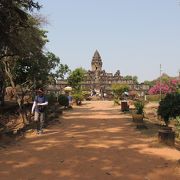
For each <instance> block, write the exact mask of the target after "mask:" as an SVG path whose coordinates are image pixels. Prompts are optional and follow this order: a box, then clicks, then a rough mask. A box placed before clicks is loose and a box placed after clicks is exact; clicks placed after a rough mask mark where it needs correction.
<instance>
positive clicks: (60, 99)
mask: <svg viewBox="0 0 180 180" xmlns="http://www.w3.org/2000/svg"><path fill="white" fill-rule="evenodd" d="M58 103H59V104H60V105H61V106H69V100H68V98H67V96H66V95H64V94H60V95H59V96H58Z"/></svg>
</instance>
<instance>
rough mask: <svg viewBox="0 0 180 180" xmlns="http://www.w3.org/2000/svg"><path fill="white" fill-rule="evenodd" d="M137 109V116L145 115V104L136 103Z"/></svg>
mask: <svg viewBox="0 0 180 180" xmlns="http://www.w3.org/2000/svg"><path fill="white" fill-rule="evenodd" d="M134 106H135V109H136V113H137V114H143V113H144V102H142V101H136V102H135V103H134Z"/></svg>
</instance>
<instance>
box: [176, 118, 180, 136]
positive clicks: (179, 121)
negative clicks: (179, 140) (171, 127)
mask: <svg viewBox="0 0 180 180" xmlns="http://www.w3.org/2000/svg"><path fill="white" fill-rule="evenodd" d="M175 127H176V134H177V136H178V137H180V116H177V117H176V124H175Z"/></svg>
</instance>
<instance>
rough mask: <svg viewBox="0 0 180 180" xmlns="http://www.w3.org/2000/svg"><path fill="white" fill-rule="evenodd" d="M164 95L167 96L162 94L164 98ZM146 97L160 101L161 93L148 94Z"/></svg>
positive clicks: (148, 99) (149, 99)
mask: <svg viewBox="0 0 180 180" xmlns="http://www.w3.org/2000/svg"><path fill="white" fill-rule="evenodd" d="M164 97H165V95H164V94H162V95H161V98H164ZM146 98H147V101H160V99H161V98H160V95H159V94H156V95H147V96H146Z"/></svg>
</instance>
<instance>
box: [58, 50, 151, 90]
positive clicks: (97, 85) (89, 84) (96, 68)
mask: <svg viewBox="0 0 180 180" xmlns="http://www.w3.org/2000/svg"><path fill="white" fill-rule="evenodd" d="M102 65H103V62H102V59H101V56H100V54H99V52H98V51H97V50H96V51H95V53H94V56H93V58H92V61H91V70H88V71H87V73H86V74H85V79H84V82H82V87H83V89H85V90H96V91H99V92H102V91H103V92H106V91H109V90H110V88H111V86H112V84H116V83H118V84H127V85H129V87H130V90H135V91H142V92H146V91H147V90H149V86H148V85H145V84H137V83H136V82H135V81H134V80H133V79H131V80H126V79H125V78H124V77H123V76H121V73H120V70H117V71H116V73H115V74H113V73H107V72H106V71H105V70H102ZM67 85H68V84H67V81H66V80H58V81H57V85H56V89H63V88H64V87H66V86H67Z"/></svg>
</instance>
